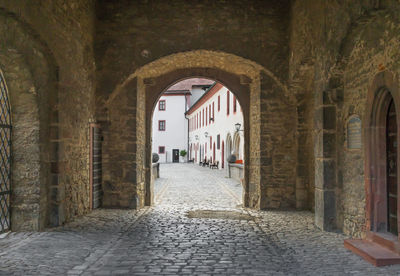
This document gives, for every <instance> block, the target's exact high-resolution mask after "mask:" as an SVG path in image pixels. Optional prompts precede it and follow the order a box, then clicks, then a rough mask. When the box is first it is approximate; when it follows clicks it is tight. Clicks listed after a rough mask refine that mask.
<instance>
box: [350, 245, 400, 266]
mask: <svg viewBox="0 0 400 276" xmlns="http://www.w3.org/2000/svg"><path fill="white" fill-rule="evenodd" d="M344 247H346V248H347V249H349V250H351V251H352V252H354V253H356V254H357V255H359V256H361V257H363V258H364V259H365V260H367V261H368V262H370V263H371V264H373V265H374V266H385V265H394V264H400V255H399V254H396V253H395V252H393V251H390V250H389V249H387V248H385V247H383V246H381V245H379V244H377V243H375V242H372V241H368V240H361V239H352V240H350V239H349V240H345V241H344Z"/></svg>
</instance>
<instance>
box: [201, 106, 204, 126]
mask: <svg viewBox="0 0 400 276" xmlns="http://www.w3.org/2000/svg"><path fill="white" fill-rule="evenodd" d="M202 113H203V119H202V124H201V126H204V108H203V111H202Z"/></svg>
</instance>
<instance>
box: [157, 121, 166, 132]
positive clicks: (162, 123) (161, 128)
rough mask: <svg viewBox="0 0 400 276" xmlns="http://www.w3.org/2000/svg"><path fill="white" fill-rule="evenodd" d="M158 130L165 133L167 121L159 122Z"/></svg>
mask: <svg viewBox="0 0 400 276" xmlns="http://www.w3.org/2000/svg"><path fill="white" fill-rule="evenodd" d="M158 130H160V131H165V120H159V121H158Z"/></svg>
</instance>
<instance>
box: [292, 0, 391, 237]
mask: <svg viewBox="0 0 400 276" xmlns="http://www.w3.org/2000/svg"><path fill="white" fill-rule="evenodd" d="M339 2H340V3H339ZM398 8H399V2H398V1H362V0H360V1H344V2H343V1H311V0H310V1H295V2H294V3H293V5H292V29H291V42H290V47H291V55H290V57H291V59H290V65H289V68H290V70H289V82H290V84H289V87H290V89H291V90H292V91H293V93H294V94H295V95H296V97H297V99H298V106H297V112H298V115H299V116H298V122H299V124H298V143H299V148H298V149H299V153H300V152H303V154H301V155H300V154H299V155H298V157H299V159H298V166H299V168H301V169H299V170H298V174H297V177H298V179H297V181H298V182H297V188H301V187H308V198H309V200H308V202H309V203H312V202H313V200H312V198H313V194H315V195H318V196H317V198H316V199H315V201H314V202H315V204H316V205H315V212H316V224H317V225H318V226H319V227H321V228H323V229H326V230H329V229H341V230H343V231H344V232H345V233H347V234H351V235H354V236H362V235H363V234H364V233H365V186H364V167H363V166H364V162H365V160H364V153H363V152H364V147H365V145H363V147H362V149H361V150H347V149H346V140H345V131H346V128H345V127H346V123H347V121H348V119H349V117H350V116H352V115H355V114H357V115H359V116H360V117H361V119H362V122H364V120H365V118H364V116H365V110H366V95H367V91H368V87H369V86H370V85H371V81H372V80H373V77H374V76H375V75H376V74H377V72H379V71H380V70H385V69H389V70H391V71H392V72H395V73H397V72H398V65H397V63H396V60H398V50H396V49H398V46H397V45H398V41H399V40H398V26H399V23H398V21H397V20H395V14H398ZM300 22H301V24H300ZM389 41H390V42H389ZM363 127H365V126H364V125H363ZM363 139H364V138H363ZM312 141H314V142H312ZM313 144H315V146H313ZM313 163H314V164H315V165H313ZM313 178H314V179H313ZM306 183H308V184H306ZM314 183H315V187H314ZM310 207H313V206H312V205H311V206H310Z"/></svg>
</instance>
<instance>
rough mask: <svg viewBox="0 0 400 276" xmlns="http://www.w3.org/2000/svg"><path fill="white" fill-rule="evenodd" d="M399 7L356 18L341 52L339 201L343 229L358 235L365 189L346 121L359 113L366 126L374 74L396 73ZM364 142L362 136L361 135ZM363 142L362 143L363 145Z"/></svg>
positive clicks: (399, 49) (359, 152) (399, 72)
mask: <svg viewBox="0 0 400 276" xmlns="http://www.w3.org/2000/svg"><path fill="white" fill-rule="evenodd" d="M399 12H400V7H399V6H397V7H396V8H395V7H391V8H390V9H384V8H383V7H382V8H381V9H378V10H375V11H372V12H370V13H369V14H367V15H366V16H364V17H362V18H360V19H359V20H358V21H357V25H355V26H354V28H353V29H352V35H351V37H349V39H348V40H347V41H346V44H345V47H344V51H343V55H344V57H345V58H346V62H345V63H344V65H343V67H342V68H343V88H344V97H343V103H342V106H341V108H340V113H339V114H338V129H339V130H341V131H338V145H339V147H340V150H341V152H342V155H341V156H340V157H341V158H340V167H339V170H340V174H341V175H342V187H341V188H342V197H341V200H340V201H339V207H340V211H341V212H343V231H344V232H345V233H347V234H351V235H355V236H360V235H361V234H362V233H364V232H365V229H364V227H365V211H364V209H365V205H366V203H365V192H364V162H365V156H364V151H363V150H348V149H347V144H346V136H345V130H346V123H347V121H348V119H349V118H350V117H351V116H352V115H358V116H360V118H361V120H362V126H363V128H366V127H367V126H366V125H364V124H363V123H364V122H366V116H367V114H366V111H367V108H368V107H367V101H366V100H367V94H368V91H369V88H370V87H371V85H372V81H373V79H374V77H375V75H376V74H377V73H378V72H380V71H384V70H388V71H390V72H392V73H394V75H395V76H396V79H397V80H399V79H398V76H399V75H400V47H399V46H400V33H399V26H400V18H399V16H398V14H399ZM353 34H354V35H353ZM363 141H365V138H363ZM365 147H366V145H365V144H364V143H363V148H365Z"/></svg>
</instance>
